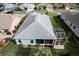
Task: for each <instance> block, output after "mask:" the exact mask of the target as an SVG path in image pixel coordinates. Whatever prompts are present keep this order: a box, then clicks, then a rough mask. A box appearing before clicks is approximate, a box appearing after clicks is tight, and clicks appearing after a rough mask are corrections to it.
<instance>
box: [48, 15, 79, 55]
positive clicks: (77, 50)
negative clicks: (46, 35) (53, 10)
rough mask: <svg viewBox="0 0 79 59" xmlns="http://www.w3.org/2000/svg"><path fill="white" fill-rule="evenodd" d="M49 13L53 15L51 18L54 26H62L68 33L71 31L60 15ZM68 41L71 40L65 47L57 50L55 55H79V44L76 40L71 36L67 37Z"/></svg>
mask: <svg viewBox="0 0 79 59" xmlns="http://www.w3.org/2000/svg"><path fill="white" fill-rule="evenodd" d="M48 15H49V16H51V17H53V18H52V19H51V22H52V25H53V27H55V28H57V27H59V26H60V27H62V28H63V29H64V30H65V32H66V33H67V32H69V31H70V29H69V27H68V26H67V25H66V24H65V23H64V22H63V21H62V20H61V19H60V18H59V17H58V15H57V14H48ZM67 41H69V42H67V43H66V44H65V49H63V50H55V55H71V56H72V55H74V56H76V55H78V56H79V45H78V44H77V43H76V42H75V41H74V39H73V37H70V38H69V39H67Z"/></svg>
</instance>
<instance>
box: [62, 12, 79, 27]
mask: <svg viewBox="0 0 79 59" xmlns="http://www.w3.org/2000/svg"><path fill="white" fill-rule="evenodd" d="M61 15H63V16H64V17H65V18H67V19H68V20H69V21H70V22H71V23H72V24H74V25H75V26H77V27H78V28H79V13H78V12H73V13H72V12H62V13H61Z"/></svg>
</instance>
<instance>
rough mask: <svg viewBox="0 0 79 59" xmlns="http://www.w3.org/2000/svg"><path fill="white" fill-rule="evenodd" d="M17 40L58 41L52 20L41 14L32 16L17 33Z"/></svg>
mask: <svg viewBox="0 0 79 59" xmlns="http://www.w3.org/2000/svg"><path fill="white" fill-rule="evenodd" d="M14 38H16V39H56V37H55V34H54V31H53V28H52V24H51V22H50V18H49V16H47V15H44V14H43V15H42V14H39V13H32V14H30V15H29V16H28V17H27V18H26V19H25V21H24V23H23V24H22V25H21V27H20V28H19V30H18V32H17V33H16V35H15V37H14Z"/></svg>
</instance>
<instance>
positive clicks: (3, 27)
mask: <svg viewBox="0 0 79 59" xmlns="http://www.w3.org/2000/svg"><path fill="white" fill-rule="evenodd" d="M23 16H24V15H22V14H20V15H19V14H14V15H13V14H0V42H1V40H3V39H4V38H6V37H10V38H12V36H13V35H14V33H15V32H13V31H14V30H16V28H15V26H17V25H18V24H19V22H20V21H21V19H22V17H23Z"/></svg>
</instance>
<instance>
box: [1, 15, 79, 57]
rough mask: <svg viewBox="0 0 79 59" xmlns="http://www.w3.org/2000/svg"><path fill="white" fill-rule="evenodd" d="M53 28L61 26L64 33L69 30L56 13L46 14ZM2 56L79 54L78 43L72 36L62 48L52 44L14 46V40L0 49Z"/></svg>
mask: <svg viewBox="0 0 79 59" xmlns="http://www.w3.org/2000/svg"><path fill="white" fill-rule="evenodd" d="M48 15H49V16H50V17H51V22H52V25H53V26H54V28H57V27H62V28H63V29H64V30H65V32H66V34H68V32H69V31H70V29H69V28H68V27H67V25H66V24H65V23H64V22H63V21H62V20H61V19H60V18H59V16H58V15H57V14H48ZM0 55H2V56H15V55H17V56H36V55H38V56H67V55H68V56H69V55H71V56H72V55H74V56H75V55H79V45H78V44H77V43H76V42H75V41H74V39H73V36H71V37H69V38H68V39H67V41H66V44H65V48H64V49H60V50H59V49H57V50H56V49H54V48H53V46H28V48H22V47H16V44H15V43H14V41H11V42H10V43H9V44H8V46H6V47H5V48H4V49H2V50H0Z"/></svg>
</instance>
